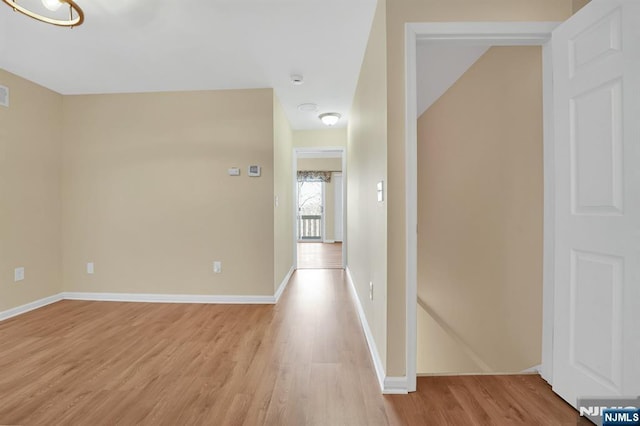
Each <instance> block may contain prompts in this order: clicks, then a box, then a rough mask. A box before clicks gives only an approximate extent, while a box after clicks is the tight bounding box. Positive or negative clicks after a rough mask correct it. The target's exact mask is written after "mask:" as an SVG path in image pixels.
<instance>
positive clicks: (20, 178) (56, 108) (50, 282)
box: [0, 69, 62, 312]
mask: <svg viewBox="0 0 640 426" xmlns="http://www.w3.org/2000/svg"><path fill="white" fill-rule="evenodd" d="M0 85H3V86H7V87H8V88H9V91H10V105H9V107H8V108H6V107H2V106H0V312H2V311H5V310H8V309H11V308H15V307H18V306H21V305H24V304H26V303H29V302H33V301H35V300H38V299H42V298H44V297H47V296H52V295H54V294H57V293H59V292H60V291H61V290H62V271H61V266H62V264H61V255H60V214H61V210H60V164H61V159H60V151H61V140H62V139H61V136H62V96H61V95H59V94H57V93H55V92H52V91H50V90H48V89H45V88H43V87H41V86H38V85H36V84H34V83H32V82H30V81H27V80H25V79H23V78H20V77H18V76H16V75H13V74H10V73H8V72H6V71H4V70H2V69H0ZM20 266H22V267H24V268H25V279H24V281H20V282H17V283H15V282H14V280H13V272H14V268H16V267H20Z"/></svg>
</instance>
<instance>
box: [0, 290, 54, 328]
mask: <svg viewBox="0 0 640 426" xmlns="http://www.w3.org/2000/svg"><path fill="white" fill-rule="evenodd" d="M61 300H62V296H61V295H60V294H54V295H53V296H49V297H45V298H44V299H40V300H36V301H34V302H31V303H27V304H25V305H22V306H18V307H16V308H11V309H8V310H6V311H3V312H0V321H4V320H6V319H9V318H13V317H15V316H18V315H22V314H25V313H27V312H29V311H33V310H35V309H38V308H42V307H43V306H47V305H50V304H52V303H56V302H59V301H61Z"/></svg>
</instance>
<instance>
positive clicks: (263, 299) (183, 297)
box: [61, 292, 275, 305]
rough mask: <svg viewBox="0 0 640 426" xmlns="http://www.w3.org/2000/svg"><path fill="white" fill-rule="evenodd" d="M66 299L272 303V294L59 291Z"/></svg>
mask: <svg viewBox="0 0 640 426" xmlns="http://www.w3.org/2000/svg"><path fill="white" fill-rule="evenodd" d="M61 294H62V298H63V299H67V300H89V301H96V302H144V303H219V304H245V305H255V304H274V303H275V297H274V296H216V295H206V294H205V295H201V294H142V293H79V292H64V293H61Z"/></svg>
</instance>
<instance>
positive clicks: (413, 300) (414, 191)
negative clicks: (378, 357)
mask: <svg viewBox="0 0 640 426" xmlns="http://www.w3.org/2000/svg"><path fill="white" fill-rule="evenodd" d="M560 24H561V22H437V23H436V22H428V23H427V22H424V23H407V24H405V203H406V204H405V221H406V222H405V223H406V229H405V237H406V253H407V257H406V264H405V274H406V324H405V328H406V349H405V350H406V375H407V376H406V378H407V390H408V391H409V392H413V391H415V390H416V384H417V383H416V382H417V377H416V373H417V366H416V362H417V303H418V300H417V297H418V293H417V292H418V282H417V281H418V273H417V272H418V160H417V154H418V142H417V140H418V130H417V128H418V116H417V46H418V44H419V43H420V42H425V41H429V42H436V43H447V44H449V45H453V46H455V45H469V44H474V45H485V46H542V63H543V67H542V68H543V69H542V76H543V83H542V86H543V89H542V91H543V127H544V130H543V134H544V136H543V139H544V140H543V151H544V155H543V169H544V172H543V173H544V199H543V203H544V236H543V283H542V292H543V308H542V310H543V312H542V364H541V367H540V375H541V376H542V377H543V378H544V379H545V380H546V381H547V382H549V383H550V384H552V378H553V322H554V310H553V309H554V308H553V301H554V298H553V294H554V285H555V284H554V247H555V172H554V167H555V163H554V154H553V150H554V133H553V64H552V56H551V43H550V40H551V33H552V31H553V30H554V29H555V28H556V27H557V26H558V25H560Z"/></svg>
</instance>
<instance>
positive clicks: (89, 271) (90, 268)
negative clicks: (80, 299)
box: [87, 262, 94, 274]
mask: <svg viewBox="0 0 640 426" xmlns="http://www.w3.org/2000/svg"><path fill="white" fill-rule="evenodd" d="M93 272H94V269H93V262H87V274H93Z"/></svg>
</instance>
